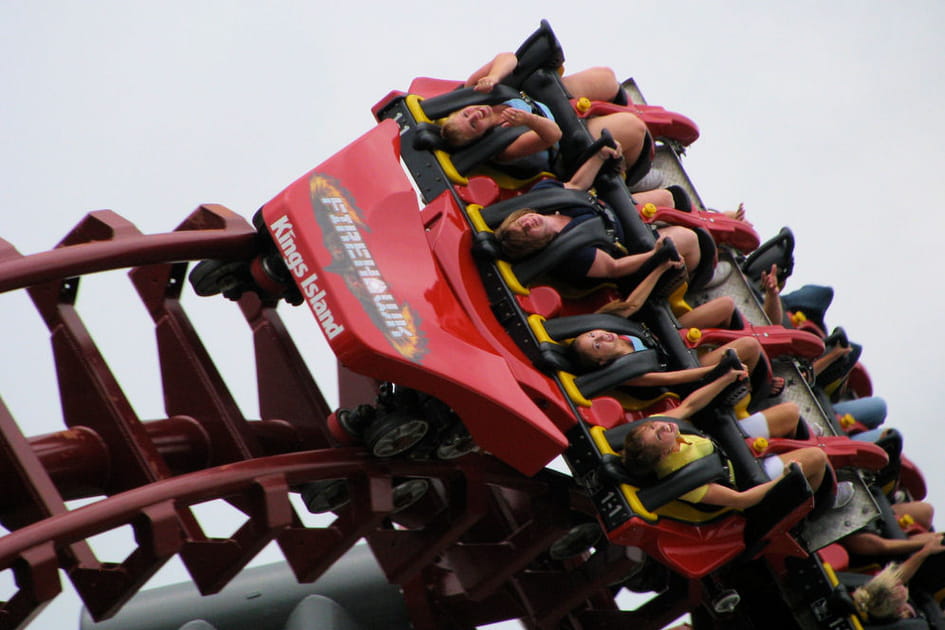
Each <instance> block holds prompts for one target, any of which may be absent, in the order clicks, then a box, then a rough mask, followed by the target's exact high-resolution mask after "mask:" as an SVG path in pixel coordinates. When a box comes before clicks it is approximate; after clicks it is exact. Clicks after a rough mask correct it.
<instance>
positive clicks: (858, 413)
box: [833, 396, 886, 429]
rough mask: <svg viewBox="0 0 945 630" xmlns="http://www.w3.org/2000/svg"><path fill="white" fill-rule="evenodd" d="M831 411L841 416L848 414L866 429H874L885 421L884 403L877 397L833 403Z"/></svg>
mask: <svg viewBox="0 0 945 630" xmlns="http://www.w3.org/2000/svg"><path fill="white" fill-rule="evenodd" d="M833 410H834V412H835V413H838V414H840V415H841V416H844V415H846V414H850V415H851V416H853V417H854V419H856V421H857V422H859V423H860V424H862V425H863V426H865V427H866V428H867V429H875V428H876V427H878V426H879V425H881V424H882V423H883V421H884V420H885V419H886V401H885V400H883V399H882V398H880V397H879V396H868V397H866V398H857V399H856V400H844V401H843V402H838V403H834V405H833Z"/></svg>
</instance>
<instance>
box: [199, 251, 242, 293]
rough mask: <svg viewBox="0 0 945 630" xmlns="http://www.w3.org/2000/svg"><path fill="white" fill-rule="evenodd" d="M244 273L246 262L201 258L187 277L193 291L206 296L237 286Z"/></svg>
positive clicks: (227, 290)
mask: <svg viewBox="0 0 945 630" xmlns="http://www.w3.org/2000/svg"><path fill="white" fill-rule="evenodd" d="M246 273H247V267H246V263H244V262H241V261H236V262H233V261H229V262H227V261H223V260H203V261H201V262H199V263H197V265H195V266H194V268H193V269H192V270H191V272H190V276H189V279H190V285H191V286H192V287H193V288H194V293H196V294H197V295H199V296H202V297H207V296H210V295H217V294H218V293H224V294H226V293H228V292H230V291H231V290H233V289H235V288H238V287H239V285H240V284H242V282H243V276H244V275H245V274H246Z"/></svg>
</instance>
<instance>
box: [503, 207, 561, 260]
mask: <svg viewBox="0 0 945 630" xmlns="http://www.w3.org/2000/svg"><path fill="white" fill-rule="evenodd" d="M531 213H534V214H540V213H537V212H535V211H534V210H532V209H531V208H522V209H521V210H516V211H515V212H513V213H512V214H510V215H509V216H507V217H505V219H504V220H503V221H502V223H501V224H499V227H497V228H496V229H495V240H496V241H498V243H499V247H501V248H502V253H503V254H505V256H506V257H508V258H509V259H511V260H518V259H519V258H525V257H526V256H528V255H530V254H534V253H535V252H537V251H540V250H542V249H544V248H545V246H547V245H548V243H550V242H551V240H552V239H553V238H554V237H555V234H546V235H543V236H542V237H541V238H535V237H533V236H528V235H527V234H525V232H523V231H522V230H519V229H516V228H513V227H512V224H513V223H515V222H516V221H517V220H518V219H519V217H522V216H524V215H526V214H531Z"/></svg>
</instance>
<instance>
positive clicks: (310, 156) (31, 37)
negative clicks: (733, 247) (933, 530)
mask: <svg viewBox="0 0 945 630" xmlns="http://www.w3.org/2000/svg"><path fill="white" fill-rule="evenodd" d="M529 4H530V3H527V2H518V3H501V4H500V3H492V2H478V3H464V4H462V5H457V6H453V5H448V6H443V7H436V8H434V5H431V4H430V3H420V2H413V1H405V2H400V3H396V4H390V3H387V4H384V5H383V8H381V7H382V5H380V3H378V4H377V5H376V6H375V5H372V4H370V3H359V2H348V3H325V2H311V1H310V2H287V1H285V2H267V3H263V2H222V1H196V2H186V3H185V2H164V3H153V2H150V3H144V2H129V1H112V2H82V3H79V2H25V1H16V0H7V1H5V2H3V3H2V4H0V58H2V62H0V84H2V93H3V97H2V98H0V125H2V137H3V138H4V142H3V143H2V145H0V169H2V173H3V176H2V177H3V186H0V208H2V212H3V215H2V216H3V217H4V221H3V225H2V226H0V237H2V238H3V239H5V240H7V241H9V242H10V243H11V244H13V245H14V246H15V247H17V249H18V250H19V251H20V252H21V253H24V254H27V253H33V252H38V251H44V250H47V249H49V248H51V247H52V246H53V245H55V243H57V242H58V241H59V240H60V239H61V238H62V237H63V236H64V235H65V234H66V233H68V231H69V230H70V229H71V228H72V227H73V226H74V225H75V224H76V223H77V222H78V221H79V220H80V219H81V218H82V217H83V216H84V214H85V213H86V212H88V211H91V210H96V209H102V208H108V209H112V210H115V211H116V212H118V213H119V214H121V215H122V216H124V217H125V218H127V219H128V220H130V221H131V222H133V223H134V224H136V225H137V226H138V228H139V229H140V230H141V231H143V232H145V233H154V232H165V231H170V230H172V229H173V228H174V227H176V226H177V225H178V224H179V223H180V222H181V221H182V220H183V219H184V218H185V217H186V216H187V215H188V214H189V213H190V212H191V211H192V210H193V209H194V208H195V207H197V206H198V205H199V204H201V203H208V202H211V203H221V204H223V205H225V206H227V207H229V208H231V209H233V210H235V211H237V212H239V213H241V214H243V215H244V216H245V217H247V218H249V217H250V216H251V215H252V213H253V212H254V211H255V210H256V209H257V208H258V207H259V206H260V205H262V204H263V203H265V202H266V201H268V200H269V199H270V198H271V197H273V196H274V195H275V194H276V193H278V192H279V191H280V190H281V189H282V188H284V187H285V186H286V185H288V184H289V183H291V182H292V181H293V180H295V179H296V178H297V177H298V176H300V175H301V174H303V173H305V172H306V171H308V170H309V169H311V168H312V167H314V166H315V165H317V164H318V163H319V162H321V161H322V160H324V159H325V158H327V157H328V156H329V155H331V154H332V153H333V152H335V151H337V150H338V149H340V148H341V147H343V146H344V145H345V144H347V143H348V142H350V141H351V140H353V139H354V138H356V137H357V136H358V135H360V134H361V133H363V132H365V131H367V130H368V129H369V128H370V127H371V126H372V125H373V123H374V121H373V118H372V116H371V114H370V107H371V106H372V105H373V104H374V103H375V102H377V101H378V100H379V99H381V98H382V97H383V96H384V95H385V94H387V93H388V92H389V91H390V90H393V89H406V87H407V86H408V84H409V82H410V79H411V78H413V77H415V76H421V75H425V76H433V77H442V78H465V76H466V75H467V74H468V73H469V72H471V71H472V70H473V69H475V68H476V67H478V66H479V65H481V64H482V63H483V62H485V61H486V60H488V59H489V58H491V56H492V55H493V54H495V53H496V52H498V51H500V50H514V49H515V48H516V47H517V46H518V45H519V43H521V41H522V40H523V39H524V38H525V37H526V36H527V35H529V34H530V33H531V32H532V31H533V30H534V29H535V28H536V27H537V26H538V22H539V20H540V19H541V18H543V17H544V18H547V19H549V20H550V22H551V24H552V26H553V27H554V29H555V31H556V33H557V34H558V37H559V39H560V40H561V41H562V43H563V45H564V50H565V54H566V56H567V61H566V68H567V70H569V71H574V70H579V69H582V68H585V67H588V66H592V65H609V66H612V67H613V68H614V69H615V70H616V71H617V74H618V76H619V77H621V78H626V77H630V76H633V77H635V78H636V79H637V81H638V83H639V84H640V86H641V88H642V90H643V92H644V94H645V95H646V97H647V99H648V101H649V102H650V103H652V104H657V105H662V106H664V107H666V108H668V109H672V110H676V111H679V112H681V113H683V114H685V115H687V116H689V117H690V118H692V119H693V120H695V121H696V122H697V123H698V124H699V126H700V128H701V130H702V137H701V138H700V139H699V140H698V141H697V142H696V144H695V145H694V146H693V147H691V149H690V150H689V152H688V154H687V156H686V157H685V161H684V166H685V167H686V169H687V171H688V173H689V175H690V177H691V178H692V179H693V181H694V183H695V185H696V187H697V189H698V191H699V193H700V195H701V197H702V198H703V200H705V201H706V202H707V203H708V204H709V205H710V206H712V207H715V208H721V209H728V208H734V207H735V206H736V205H737V204H738V203H739V202H741V201H743V202H745V204H746V207H747V209H748V212H749V218H750V220H751V221H753V222H754V224H755V226H756V228H757V229H758V231H759V233H760V234H761V236H762V238H767V237H769V236H772V235H774V234H775V233H776V232H777V230H778V229H779V228H780V227H781V226H782V225H788V226H790V227H791V228H792V229H793V230H794V233H795V235H796V237H797V241H798V246H797V252H796V254H797V260H796V268H795V273H794V275H793V276H792V278H791V279H789V281H788V290H791V289H794V288H799V287H800V286H801V285H803V284H805V283H815V284H826V285H831V286H833V287H834V288H835V290H836V298H835V300H834V304H833V306H832V307H831V309H830V310H829V311H828V313H827V323H828V324H829V325H830V326H834V325H843V326H844V327H845V328H846V329H847V331H848V334H849V336H850V338H851V339H853V340H855V341H857V342H860V343H862V344H863V345H864V352H863V362H864V363H865V365H866V366H867V368H868V370H869V372H870V374H871V376H872V380H873V386H874V390H875V392H876V393H877V394H878V395H881V396H883V397H884V398H886V400H887V402H888V404H889V408H890V416H889V419H888V421H887V423H888V424H890V425H892V426H896V427H898V428H900V429H901V430H902V431H903V433H904V434H905V439H906V453H907V454H908V455H909V456H910V457H911V458H912V459H914V460H915V461H917V462H918V463H919V464H920V465H921V466H922V467H923V469H924V471H925V474H926V478H927V480H928V482H929V485H930V487H931V495H930V499H931V500H932V502H933V503H937V504H939V505H941V504H942V501H941V500H940V499H941V497H942V496H943V492H945V489H943V487H942V485H943V484H942V483H941V481H940V480H941V478H942V470H943V466H942V464H941V463H940V461H941V456H940V452H939V450H940V449H939V448H938V442H937V441H936V438H937V437H938V436H940V435H941V428H940V427H941V423H942V420H941V418H940V416H941V409H942V407H943V402H945V393H943V388H942V386H941V385H942V372H943V370H942V358H941V357H942V352H941V349H940V348H941V343H940V341H939V339H938V337H939V335H940V334H941V328H942V324H943V323H945V322H943V315H942V308H941V307H942V291H941V290H940V289H939V288H938V286H937V285H936V284H935V282H937V281H938V272H939V271H940V270H939V268H938V265H939V264H940V261H939V259H938V256H939V255H940V246H939V243H940V241H941V238H942V234H941V232H942V228H943V227H945V219H943V210H942V209H941V208H939V205H940V201H939V198H938V197H936V196H935V195H937V194H940V193H939V190H938V189H937V188H936V187H935V186H937V184H936V182H938V181H940V177H939V175H938V170H939V168H941V166H942V165H943V164H945V159H943V148H942V147H943V139H945V123H943V120H942V117H941V115H940V114H939V113H938V112H939V111H940V110H941V107H940V103H941V102H942V97H943V95H945V90H943V87H945V72H943V71H942V68H943V66H945V47H943V46H942V43H941V33H942V32H943V31H945V3H942V2H939V1H936V0H926V1H906V2H899V3H891V2H881V1H878V0H873V1H868V2H864V1H850V0H848V1H836V2H830V3H825V2H813V1H809V0H801V1H795V2H790V3H779V4H778V5H777V7H776V8H775V7H772V4H771V3H759V2H753V1H748V0H746V1H738V2H706V1H705V0H692V1H682V0H662V1H660V2H651V1H644V2H624V3H619V4H617V3H602V6H606V5H611V6H608V7H607V8H601V9H597V10H594V9H592V8H590V7H591V6H592V5H590V4H588V3H581V4H578V3H559V4H556V5H555V4H550V3H544V4H543V5H536V6H534V7H530V6H526V5H529ZM614 5H615V6H614ZM109 276H116V274H105V275H103V276H100V277H95V278H90V279H87V280H85V281H83V284H82V286H81V287H80V292H79V302H78V305H79V310H80V313H81V314H82V316H83V317H84V318H85V320H86V323H87V325H88V326H89V327H90V328H91V329H92V331H93V334H94V335H95V337H96V340H97V341H98V343H99V345H100V348H101V349H102V351H103V353H104V354H105V356H106V358H107V360H108V361H109V364H110V365H111V366H112V368H113V370H114V371H115V372H116V374H118V377H119V379H120V381H121V383H122V385H123V387H124V388H125V390H126V393H127V394H128V397H129V399H130V400H131V402H132V404H133V405H134V407H135V409H136V411H137V412H138V414H139V416H140V417H142V418H145V419H147V418H159V417H162V416H164V415H165V414H164V411H163V407H162V401H161V391H160V385H159V380H158V375H157V367H156V359H155V352H154V349H153V334H152V332H151V325H150V321H149V320H148V318H147V315H146V313H145V312H144V309H143V308H142V307H141V305H140V304H139V303H138V302H137V301H136V300H135V298H134V292H133V289H132V288H131V286H130V284H129V283H128V281H127V280H126V279H125V277H124V275H123V274H117V276H116V277H109ZM184 304H185V307H186V308H187V309H188V312H189V313H190V315H191V316H192V318H193V319H194V321H195V324H196V325H197V326H198V330H199V331H200V332H201V334H202V335H203V337H204V341H205V342H206V344H207V345H208V347H209V348H210V351H211V353H212V354H214V356H215V357H216V358H217V359H218V364H219V367H220V368H221V370H222V371H223V374H224V376H225V378H226V379H227V381H228V383H229V384H230V386H231V387H232V388H233V390H234V393H235V395H236V397H237V400H238V401H239V403H240V404H241V406H242V407H243V411H244V414H245V415H246V416H247V417H256V416H257V415H258V412H257V411H256V406H255V405H256V399H255V394H254V392H253V391H252V389H253V387H254V385H253V378H254V377H253V365H252V358H251V354H250V345H249V344H250V340H249V335H248V331H247V330H246V327H245V325H244V324H243V322H242V318H241V316H240V315H239V313H238V310H237V309H236V308H235V307H232V305H230V304H228V303H226V302H225V301H224V300H222V299H219V300H207V299H197V298H196V297H195V296H193V295H192V294H191V295H187V296H186V297H185V299H184ZM0 308H2V309H3V311H2V313H3V315H2V322H3V324H4V329H5V331H6V334H5V335H4V342H3V347H4V350H5V351H4V352H3V353H0V355H2V357H0V397H2V398H3V400H4V402H5V403H6V405H7V406H8V407H9V408H10V410H11V412H12V413H13V415H14V417H15V418H16V419H17V420H18V422H19V424H20V426H21V427H22V428H23V431H24V433H26V434H27V435H37V434H42V433H47V432H50V431H55V430H58V429H61V428H62V423H61V416H60V410H59V407H58V397H57V396H56V395H55V392H56V390H55V387H56V384H55V378H54V373H53V370H52V363H51V359H50V351H49V344H48V341H47V334H46V331H45V328H44V327H43V325H42V323H41V320H40V318H39V317H38V316H37V315H36V314H35V312H34V311H33V309H32V307H31V305H30V303H29V300H28V299H27V298H26V296H25V294H22V292H20V293H16V294H8V295H2V296H0ZM283 310H286V311H287V312H286V313H284V316H285V317H286V318H287V319H288V323H289V325H290V327H291V329H292V330H293V332H294V333H295V335H294V336H295V338H296V341H297V343H298V344H299V345H300V346H301V347H302V348H303V350H304V351H305V353H306V358H307V359H308V360H309V362H310V365H311V367H312V369H313V371H314V372H316V373H317V378H318V379H319V382H320V383H322V384H323V387H324V388H325V393H326V395H327V396H328V397H329V399H330V400H331V401H334V400H335V399H336V398H335V394H334V387H335V384H334V377H333V370H332V368H331V367H330V365H331V362H330V359H331V357H330V356H326V350H325V345H324V343H323V342H322V340H321V339H320V333H319V332H318V330H317V328H316V327H315V326H314V324H313V322H311V320H310V315H309V313H308V312H307V311H303V310H302V309H295V310H294V312H291V313H290V312H288V311H289V309H283ZM201 324H203V326H201ZM169 575H170V573H165V572H162V574H160V578H159V579H160V580H164V581H168V580H171V581H173V580H176V579H182V578H181V576H180V574H179V572H178V574H176V576H175V577H169ZM66 589H67V590H71V586H69V585H68V583H66ZM77 608H78V605H77V603H76V600H75V599H74V598H71V597H69V598H67V597H66V596H61V597H60V598H59V600H57V602H56V603H55V604H54V605H52V606H50V608H49V609H48V610H47V611H46V612H44V613H43V615H42V616H40V617H39V618H38V620H37V621H36V622H34V624H33V625H34V626H35V627H44V628H51V627H56V628H60V627H61V628H71V627H74V626H73V625H72V624H73V622H72V621H71V620H73V619H75V618H76V615H77V612H76V611H77Z"/></svg>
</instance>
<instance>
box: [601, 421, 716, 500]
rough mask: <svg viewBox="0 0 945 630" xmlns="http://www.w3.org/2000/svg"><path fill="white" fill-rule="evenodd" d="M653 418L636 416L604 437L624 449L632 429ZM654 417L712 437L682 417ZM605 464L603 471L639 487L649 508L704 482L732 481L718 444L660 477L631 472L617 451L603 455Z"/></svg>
mask: <svg viewBox="0 0 945 630" xmlns="http://www.w3.org/2000/svg"><path fill="white" fill-rule="evenodd" d="M650 419H654V418H644V419H643V420H636V421H634V422H628V423H627V424H622V425H620V426H617V427H614V428H613V429H609V430H607V431H605V432H604V437H605V438H606V439H607V443H608V444H609V445H610V447H611V448H612V449H614V450H615V451H619V450H622V449H623V441H624V439H625V438H626V435H627V433H628V432H629V431H630V429H631V428H632V427H634V426H637V425H639V424H640V423H642V422H646V421H647V420H650ZM655 419H659V420H664V421H666V422H672V423H674V424H676V425H677V426H679V432H680V433H681V434H683V435H698V436H700V437H704V438H707V439H711V438H710V437H709V436H707V435H706V434H705V433H703V432H702V431H699V430H698V429H697V428H696V427H694V426H693V425H691V424H690V423H688V422H685V421H683V420H678V419H676V418H670V417H667V416H658V417H657V418H655ZM603 468H604V472H605V473H606V474H607V475H608V476H609V477H611V478H612V479H613V480H614V481H618V482H620V483H628V484H630V485H633V486H636V487H637V488H639V490H638V491H637V497H638V498H639V499H640V502H641V503H642V504H643V507H645V508H646V509H647V510H650V511H652V510H655V509H657V508H659V507H661V506H663V505H666V504H667V503H669V502H670V501H673V500H675V499H678V498H679V497H681V496H682V495H684V494H686V493H687V492H689V491H691V490H695V489H696V488H698V487H700V486H704V485H705V484H707V483H721V484H723V485H726V486H730V485H731V480H730V477H729V470H730V469H729V465H728V460H726V458H725V457H724V455H723V454H722V451H721V450H720V449H719V447H718V445H717V444H716V446H715V450H714V451H713V452H712V453H710V454H708V455H706V456H705V457H700V458H699V459H697V460H695V461H693V462H690V463H688V464H686V465H685V466H683V467H682V468H680V469H679V470H676V471H674V472H672V473H671V474H669V475H666V476H665V477H663V478H662V479H657V477H656V475H647V476H643V477H639V476H635V475H631V474H630V472H629V471H628V470H627V469H626V467H624V465H623V463H622V462H621V461H620V458H619V457H617V456H615V455H609V456H605V457H604V463H603ZM716 509H717V508H716Z"/></svg>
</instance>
